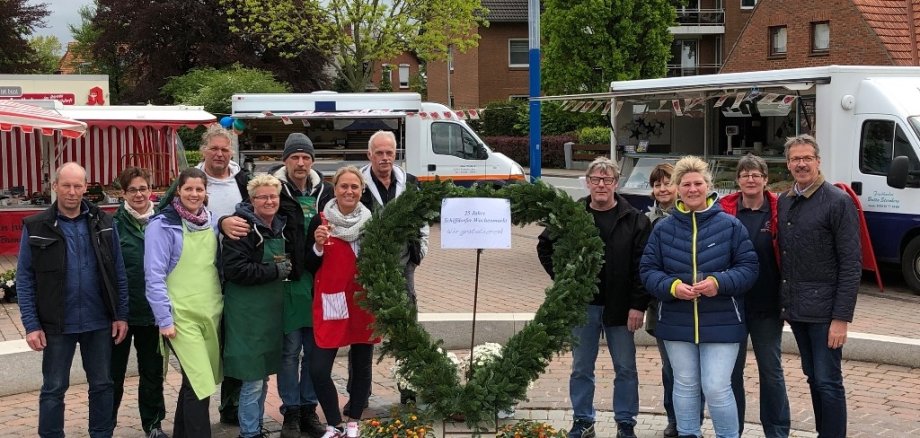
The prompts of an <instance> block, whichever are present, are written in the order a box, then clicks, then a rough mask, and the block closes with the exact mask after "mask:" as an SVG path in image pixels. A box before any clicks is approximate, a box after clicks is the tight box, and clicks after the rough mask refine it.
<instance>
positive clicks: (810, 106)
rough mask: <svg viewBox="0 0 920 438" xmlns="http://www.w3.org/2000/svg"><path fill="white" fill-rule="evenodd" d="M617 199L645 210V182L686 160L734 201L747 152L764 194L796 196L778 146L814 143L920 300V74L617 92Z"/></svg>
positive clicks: (759, 76) (824, 74)
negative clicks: (805, 137)
mask: <svg viewBox="0 0 920 438" xmlns="http://www.w3.org/2000/svg"><path fill="white" fill-rule="evenodd" d="M550 99H551V100H566V99H568V100H572V99H583V100H584V99H588V100H591V99H593V100H604V101H605V102H607V101H609V102H610V105H611V108H612V109H611V111H610V122H611V126H612V128H613V131H612V135H611V143H612V144H611V147H612V148H614V149H616V150H617V152H618V156H619V157H620V163H621V167H622V171H623V173H624V177H623V178H622V179H621V182H620V188H621V189H620V191H621V192H622V193H623V194H624V196H626V197H627V199H629V200H630V202H631V203H633V204H634V205H636V206H638V207H643V208H644V207H646V206H648V205H651V201H652V200H651V198H650V196H649V195H650V193H651V188H650V187H649V186H648V175H649V171H650V170H651V169H652V168H653V167H654V166H655V165H656V164H658V163H660V162H662V161H676V160H677V159H678V158H679V157H680V156H682V155H688V154H693V155H699V156H702V157H704V158H705V159H707V160H708V161H709V162H710V164H711V169H712V171H713V183H714V186H715V189H716V190H717V191H720V192H722V193H729V192H732V191H735V190H737V188H736V186H735V166H736V163H737V160H738V158H740V157H741V156H742V155H744V154H746V153H748V152H751V153H754V154H757V155H760V156H762V157H763V158H764V159H765V160H766V161H767V163H768V166H769V170H770V172H769V173H770V174H769V178H770V179H769V181H770V185H769V188H770V189H771V190H773V191H775V192H781V191H784V190H787V189H788V188H789V187H791V184H792V178H791V176H790V175H789V172H788V170H787V168H786V162H785V158H784V155H783V153H784V151H783V144H784V143H785V141H786V138H787V137H790V136H794V135H798V134H811V135H814V136H815V137H816V139H817V141H818V145H819V146H820V154H821V172H822V173H823V174H824V177H825V178H826V179H827V180H828V181H829V182H832V183H844V184H846V185H848V186H849V187H850V188H852V190H853V191H854V192H855V193H856V194H857V195H858V197H859V201H860V203H861V205H862V208H863V210H864V214H865V218H866V225H867V228H868V231H869V235H870V238H871V242H872V247H873V249H874V252H875V256H876V259H877V260H879V261H882V262H889V263H897V264H899V265H900V267H901V270H902V273H903V276H904V278H905V280H906V282H907V284H908V285H909V286H910V288H911V289H913V290H914V291H915V292H918V293H920V160H918V156H920V68H917V67H867V66H836V65H834V66H825V67H810V68H798V69H788V70H774V71H761V72H745V73H728V74H715V75H702V76H688V77H672V78H662V79H647V80H633V81H616V82H612V83H611V86H610V91H609V92H607V93H602V94H595V95H580V96H554V97H551V98H550Z"/></svg>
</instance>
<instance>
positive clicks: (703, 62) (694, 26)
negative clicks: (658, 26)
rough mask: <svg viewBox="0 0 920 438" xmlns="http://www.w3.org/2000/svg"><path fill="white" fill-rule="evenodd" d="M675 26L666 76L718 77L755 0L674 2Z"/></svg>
mask: <svg viewBox="0 0 920 438" xmlns="http://www.w3.org/2000/svg"><path fill="white" fill-rule="evenodd" d="M672 3H673V4H674V7H675V9H676V10H677V22H676V23H675V24H674V26H671V27H670V28H668V30H670V31H671V34H672V35H673V36H674V41H673V42H672V43H671V60H670V61H668V76H692V75H699V74H711V73H718V72H719V69H720V68H721V67H722V61H723V60H724V59H725V57H726V56H727V55H728V52H729V51H730V50H731V48H732V46H733V45H734V42H735V40H736V39H737V38H738V35H740V34H741V30H742V29H743V28H744V25H745V23H747V20H748V18H750V16H751V13H752V12H753V10H754V6H755V5H756V4H757V0H732V1H729V2H727V3H728V4H726V2H723V0H686V1H685V2H680V1H678V0H673V1H672Z"/></svg>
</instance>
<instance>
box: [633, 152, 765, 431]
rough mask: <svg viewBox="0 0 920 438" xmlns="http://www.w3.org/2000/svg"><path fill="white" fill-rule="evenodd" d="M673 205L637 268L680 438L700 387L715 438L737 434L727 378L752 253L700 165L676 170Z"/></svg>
mask: <svg viewBox="0 0 920 438" xmlns="http://www.w3.org/2000/svg"><path fill="white" fill-rule="evenodd" d="M671 181H672V183H673V184H675V185H676V186H677V192H678V195H679V200H678V201H677V204H676V206H675V208H674V210H673V211H672V214H671V216H669V217H667V218H665V219H662V220H661V221H660V222H659V223H658V224H657V225H656V226H655V228H654V229H653V230H652V234H651V236H650V237H649V240H648V245H647V246H646V247H645V252H644V253H643V255H642V261H641V263H640V266H639V270H640V276H641V278H642V282H643V283H644V284H645V288H646V289H647V290H648V292H649V293H651V294H652V295H654V296H655V298H657V299H658V300H659V302H660V306H659V308H658V315H657V319H656V322H657V327H656V329H655V334H656V336H658V337H659V339H663V340H664V343H665V348H667V351H668V356H669V357H670V359H671V366H672V368H673V370H674V394H673V398H674V410H675V414H676V416H677V431H678V433H679V435H680V436H681V437H699V436H701V435H702V434H701V431H700V387H701V386H702V392H703V394H704V395H705V396H706V401H707V402H708V404H709V412H710V415H711V416H712V422H713V428H714V429H715V432H716V436H717V437H719V438H722V437H725V438H733V437H737V436H738V411H737V409H736V406H735V399H734V396H733V395H732V389H731V373H732V368H734V364H735V359H736V358H737V355H738V348H739V343H740V342H741V340H742V339H743V337H744V336H745V334H746V332H745V329H744V300H743V294H744V293H745V292H746V291H747V290H748V289H750V288H751V286H752V285H753V284H754V281H755V280H756V279H757V270H758V263H757V254H756V253H755V252H754V246H753V245H752V244H751V241H750V240H749V239H748V234H747V231H746V229H745V228H744V226H743V225H742V224H741V222H739V221H738V219H736V218H734V217H732V216H730V215H728V214H726V213H724V212H723V211H722V210H721V208H720V207H719V204H718V203H717V202H715V200H716V195H715V193H711V188H712V176H711V175H710V173H709V167H708V165H707V164H706V162H705V161H703V160H702V159H700V158H698V157H694V156H687V157H683V158H681V159H680V161H678V162H677V164H676V165H675V166H674V175H673V178H672V179H671Z"/></svg>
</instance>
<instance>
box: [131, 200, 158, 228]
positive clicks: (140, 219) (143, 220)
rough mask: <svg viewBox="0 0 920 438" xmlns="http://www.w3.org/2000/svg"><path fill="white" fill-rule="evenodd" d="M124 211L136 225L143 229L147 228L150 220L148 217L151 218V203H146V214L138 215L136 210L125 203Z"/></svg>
mask: <svg viewBox="0 0 920 438" xmlns="http://www.w3.org/2000/svg"><path fill="white" fill-rule="evenodd" d="M125 211H126V212H128V214H129V215H130V216H131V217H132V218H133V219H134V220H135V221H137V224H138V225H139V226H140V227H141V229H143V228H144V227H145V226H147V222H148V221H149V220H150V217H151V216H153V201H147V212H146V213H138V212H137V210H135V209H133V208H131V205H130V204H128V203H127V202H125Z"/></svg>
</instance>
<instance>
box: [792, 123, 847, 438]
mask: <svg viewBox="0 0 920 438" xmlns="http://www.w3.org/2000/svg"><path fill="white" fill-rule="evenodd" d="M786 165H787V167H788V168H789V171H790V172H792V176H793V177H794V178H795V185H793V186H792V189H790V190H789V191H788V192H786V193H783V194H782V196H780V198H779V202H778V206H777V211H778V218H777V222H779V229H778V237H779V250H780V262H781V269H780V270H781V273H782V279H783V280H782V286H781V305H782V316H783V318H784V319H785V320H787V321H789V325H790V327H792V333H793V334H794V335H795V341H796V343H797V344H798V347H799V355H800V357H801V360H802V371H803V372H804V373H805V375H806V376H807V377H808V386H809V389H810V390H811V401H812V408H813V409H814V413H815V426H816V428H817V430H818V436H821V437H845V436H847V432H846V430H847V409H846V393H845V392H844V389H843V374H842V373H841V370H840V360H841V357H842V349H843V344H844V343H846V340H847V324H848V323H849V322H851V321H852V320H853V311H854V309H855V307H856V292H857V290H858V289H859V281H860V276H861V275H862V260H861V252H860V241H859V217H858V214H857V212H856V206H855V205H854V204H853V201H852V199H850V197H849V196H847V194H846V193H845V192H844V191H842V190H840V189H838V188H836V187H834V186H833V185H832V184H830V183H828V182H827V181H824V177H823V176H822V175H821V171H820V166H821V156H820V155H819V151H818V144H817V142H816V141H815V139H814V138H813V137H811V136H809V135H800V136H798V137H793V138H790V139H789V140H788V141H787V142H786Z"/></svg>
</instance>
